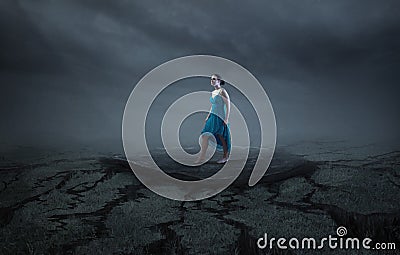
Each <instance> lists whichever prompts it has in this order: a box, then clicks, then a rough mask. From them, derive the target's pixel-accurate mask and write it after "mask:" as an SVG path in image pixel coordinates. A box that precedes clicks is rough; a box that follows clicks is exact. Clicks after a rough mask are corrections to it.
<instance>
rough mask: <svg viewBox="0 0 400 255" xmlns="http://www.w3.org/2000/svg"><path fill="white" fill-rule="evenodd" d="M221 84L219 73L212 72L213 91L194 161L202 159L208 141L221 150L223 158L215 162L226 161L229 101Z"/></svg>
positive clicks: (229, 145) (228, 133) (228, 146)
mask: <svg viewBox="0 0 400 255" xmlns="http://www.w3.org/2000/svg"><path fill="white" fill-rule="evenodd" d="M223 84H225V82H224V81H223V80H221V76H220V75H218V74H213V75H212V76H211V85H212V86H213V87H214V91H213V92H212V93H211V97H210V102H211V109H210V112H209V113H208V115H207V118H206V119H205V122H206V124H205V126H204V128H203V130H202V131H201V134H202V136H201V150H200V156H199V158H198V159H197V161H196V163H200V162H201V161H203V160H204V158H205V153H206V151H207V147H208V143H210V144H211V145H213V146H214V147H216V149H217V151H223V153H224V155H223V158H222V159H220V160H218V161H217V163H220V164H223V163H225V162H227V161H228V153H229V152H230V150H231V136H230V129H229V123H228V119H229V112H230V108H231V102H230V99H229V95H228V92H226V90H225V89H223V88H222V87H221V85H223ZM203 134H204V135H203ZM211 134H212V135H213V136H214V137H215V140H216V142H217V143H216V144H215V143H214V142H213V141H212V140H210V139H209V138H210V136H211Z"/></svg>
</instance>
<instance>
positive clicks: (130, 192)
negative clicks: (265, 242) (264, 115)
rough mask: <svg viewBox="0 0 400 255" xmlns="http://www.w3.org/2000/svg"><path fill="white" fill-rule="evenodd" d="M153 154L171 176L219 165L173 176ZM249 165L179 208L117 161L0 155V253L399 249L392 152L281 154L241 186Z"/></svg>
mask: <svg viewBox="0 0 400 255" xmlns="http://www.w3.org/2000/svg"><path fill="white" fill-rule="evenodd" d="M157 153H158V154H157ZM157 153H156V155H155V156H154V157H155V159H156V160H157V162H158V164H159V165H160V166H161V168H162V169H163V170H164V171H165V172H167V173H168V174H170V175H171V176H175V177H176V178H180V179H186V180H194V179H201V178H205V177H208V176H210V175H212V174H213V173H215V172H216V171H218V169H219V168H220V167H221V166H220V165H217V164H213V163H207V164H205V165H203V166H201V167H184V166H181V165H179V164H176V163H174V162H171V161H170V160H169V159H167V157H165V156H164V154H163V153H160V152H157ZM256 158H257V153H256V152H254V151H253V152H251V153H250V157H249V159H248V161H247V163H246V166H245V169H244V171H243V172H242V174H241V175H240V176H239V177H238V179H237V180H236V181H235V182H234V183H233V184H232V185H231V186H230V187H229V188H227V189H226V190H224V191H223V192H221V193H219V194H218V195H216V196H213V197H211V198H209V199H205V200H201V201H196V202H180V201H174V200H169V199H166V198H164V197H161V196H158V195H156V194H155V193H153V192H151V191H150V190H148V189H147V188H146V187H145V186H143V185H142V184H141V183H140V182H139V181H138V180H137V179H136V177H135V175H134V174H133V172H132V171H131V169H130V167H129V165H128V164H127V162H126V161H125V160H124V159H123V157H122V156H121V155H112V154H109V155H108V154H104V153H102V154H100V153H95V152H93V151H88V150H82V151H64V152H55V151H45V150H37V149H35V148H29V147H20V148H16V149H14V150H4V151H2V154H1V158H0V236H1V239H0V240H1V241H0V242H1V246H0V254H16V253H20V254H99V253H101V254H310V253H312V254H326V253H329V254H345V253H354V254H376V252H375V253H374V252H372V251H367V250H363V251H360V250H359V251H345V250H329V249H323V250H314V251H312V252H311V251H310V250H278V249H277V248H276V247H274V248H273V249H268V250H261V249H259V248H258V247H257V245H256V242H257V240H258V238H260V237H262V236H263V235H264V233H268V236H271V237H276V238H278V237H286V238H291V237H297V238H302V237H314V238H316V239H317V238H322V237H327V236H328V235H335V233H336V229H337V228H338V227H339V226H345V227H346V228H347V231H348V233H347V237H359V238H364V237H369V238H371V239H372V240H373V241H374V242H393V243H396V248H397V249H399V248H400V167H399V164H400V150H396V149H395V148H384V147H379V146H377V145H374V144H369V145H361V146H349V145H347V144H346V143H344V142H326V143H324V142H303V143H299V144H293V145H290V146H282V147H278V148H277V150H276V152H275V154H274V158H273V160H272V162H271V165H270V167H269V169H268V171H267V173H266V174H265V176H264V177H263V178H262V179H261V181H260V182H259V183H257V185H255V186H253V187H249V186H248V185H247V182H248V177H249V176H250V173H251V169H252V166H253V165H254V163H255V160H256ZM380 254H392V253H390V252H386V253H382V252H381V253H380ZM393 254H394V253H393Z"/></svg>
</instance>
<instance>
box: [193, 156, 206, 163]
mask: <svg viewBox="0 0 400 255" xmlns="http://www.w3.org/2000/svg"><path fill="white" fill-rule="evenodd" d="M204 159H205V157H198V158H197V159H196V161H195V162H194V163H195V164H199V163H201V162H203V161H204Z"/></svg>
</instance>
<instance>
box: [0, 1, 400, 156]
mask: <svg viewBox="0 0 400 255" xmlns="http://www.w3.org/2000/svg"><path fill="white" fill-rule="evenodd" d="M0 31H1V40H0V84H1V92H0V100H1V101H0V102H1V116H2V122H1V123H2V124H1V126H0V132H1V136H0V139H1V143H2V144H19V145H24V144H26V145H39V144H40V145H57V146H58V145H61V146H62V145H63V144H77V145H82V146H86V145H93V144H102V145H104V146H114V147H115V148H121V125H122V116H123V110H124V107H125V103H126V100H127V99H128V97H129V94H130V93H131V91H132V89H133V88H134V86H135V84H136V83H137V82H138V81H139V80H140V79H141V78H142V77H143V76H144V75H145V74H146V73H147V72H149V71H150V70H151V69H153V68H155V67H156V66H158V65H160V64H162V63H164V62H166V61H168V60H171V59H174V58H177V57H182V56H186V55H193V54H209V55H216V56H220V57H224V58H227V59H230V60H232V61H235V62H236V63H238V64H240V65H242V66H243V67H245V68H246V69H248V70H249V71H250V72H251V73H252V74H253V75H254V76H255V77H256V78H257V79H258V80H259V81H260V83H261V84H262V85H263V87H264V89H265V91H266V92H267V94H268V96H269V98H270V101H271V103H272V106H273V108H274V111H275V115H276V121H277V130H278V140H277V142H278V145H279V144H280V143H284V142H290V141H302V140H318V139H338V140H348V139H358V140H365V141H366V142H368V141H373V140H385V141H387V140H389V141H397V140H398V138H399V135H398V130H399V128H400V119H399V117H398V116H399V109H400V107H399V106H400V100H398V96H399V92H400V89H399V82H400V72H399V70H400V69H399V67H400V52H399V47H400V2H399V1H397V0H384V1H378V0H376V1H372V0H358V1H355V0H268V1H254V0H252V1H237V0H235V1H224V0H222V1H176V0H173V1H153V0H150V1H149V0H146V1H144V0H143V1H127V0H125V1H99V0H98V1H50V0H49V1H44V0H39V1H29V0H26V1H16V0H2V1H0ZM222 75H223V74H222ZM242 86H246V85H245V84H243V85H242ZM174 88H175V90H174ZM211 89H212V87H211V86H210V85H209V80H208V79H205V78H204V79H200V78H194V79H192V80H190V79H189V80H188V81H185V84H184V85H182V86H171V90H170V91H166V92H165V93H164V100H161V101H160V104H159V105H162V102H169V101H170V100H171V98H176V97H178V96H181V95H183V94H185V93H189V92H191V91H198V90H210V91H211ZM227 89H228V91H231V92H232V101H233V102H236V103H238V104H240V103H242V105H243V107H244V108H246V109H247V110H248V111H249V116H250V115H251V109H250V110H249V109H248V108H249V106H248V105H247V106H246V104H245V103H243V102H244V101H245V100H244V99H243V98H242V97H241V96H240V95H239V94H238V93H236V92H235V90H234V89H233V88H232V87H229V85H228V86H227ZM246 109H243V110H244V111H245V110H246ZM154 112H155V113H156V114H160V109H158V110H157V111H154ZM154 116H157V115H154ZM159 116H161V115H159ZM204 116H205V115H204ZM200 118H202V117H201V116H200V117H198V118H197V119H193V122H192V123H191V122H190V121H187V122H185V123H184V125H183V127H182V129H183V130H193V128H196V130H197V129H200V130H201V123H202V122H199V119H200ZM155 119H156V118H154V117H153V120H154V121H156V120H155ZM156 122H157V121H156ZM199 125H200V126H199Z"/></svg>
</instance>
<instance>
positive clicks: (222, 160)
mask: <svg viewBox="0 0 400 255" xmlns="http://www.w3.org/2000/svg"><path fill="white" fill-rule="evenodd" d="M227 161H228V157H223V158H222V159H220V160H218V161H217V163H218V164H224V163H226V162H227Z"/></svg>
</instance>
